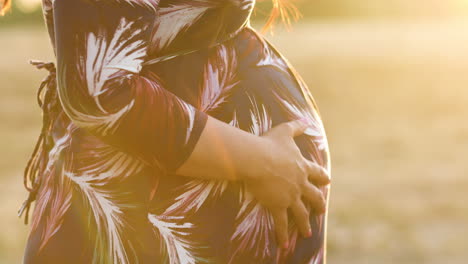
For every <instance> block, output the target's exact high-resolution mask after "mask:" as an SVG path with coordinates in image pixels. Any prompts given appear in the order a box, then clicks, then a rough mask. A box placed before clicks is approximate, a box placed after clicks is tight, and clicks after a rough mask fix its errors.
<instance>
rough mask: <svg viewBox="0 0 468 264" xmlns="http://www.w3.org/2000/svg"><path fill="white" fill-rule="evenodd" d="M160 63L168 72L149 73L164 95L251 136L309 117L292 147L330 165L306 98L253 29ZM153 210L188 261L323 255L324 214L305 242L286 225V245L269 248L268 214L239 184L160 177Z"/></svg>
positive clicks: (301, 259)
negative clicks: (171, 229)
mask: <svg viewBox="0 0 468 264" xmlns="http://www.w3.org/2000/svg"><path fill="white" fill-rule="evenodd" d="M165 63H166V64H165V65H166V66H168V65H170V67H164V66H163V65H160V66H158V67H159V68H153V70H154V71H156V72H158V73H159V74H160V76H163V78H162V80H163V82H165V83H167V84H171V85H170V86H169V87H168V89H171V90H172V91H173V92H174V93H176V94H177V95H178V96H180V97H181V98H184V99H185V100H187V101H188V102H189V103H192V104H194V105H195V106H196V107H198V108H199V109H200V110H203V111H206V112H207V113H208V114H210V115H211V116H213V117H216V118H218V119H220V120H222V121H224V122H226V123H229V124H231V125H232V126H236V127H238V128H240V129H243V130H245V131H248V132H250V133H252V134H256V135H261V134H262V133H264V132H266V131H268V130H269V129H271V128H272V127H273V126H275V125H277V124H279V123H282V122H285V121H290V120H294V119H299V118H307V119H309V120H310V121H311V123H312V124H314V125H313V126H312V127H311V128H309V129H308V130H307V131H306V134H304V135H302V136H299V137H297V138H296V139H295V140H296V143H297V145H298V147H299V148H300V149H301V151H302V153H303V155H304V156H305V157H306V158H308V159H310V160H312V161H314V162H317V163H318V164H320V165H322V166H323V167H325V168H328V167H329V161H328V145H327V141H326V136H325V132H324V129H323V126H322V121H321V119H320V117H319V115H318V113H317V109H316V107H315V104H314V103H313V99H312V97H311V95H310V92H309V91H307V90H306V89H307V87H305V85H304V83H303V82H302V80H301V79H300V77H299V76H297V75H296V73H295V72H294V70H293V69H292V68H291V67H290V66H289V65H288V64H287V63H286V62H285V60H284V59H282V58H281V55H280V54H279V53H277V52H276V51H275V50H274V49H273V47H271V46H270V45H269V44H268V43H266V42H265V41H263V40H262V39H261V38H260V37H259V36H258V35H256V33H255V32H253V31H252V30H250V29H246V30H245V31H244V32H242V33H240V34H239V36H238V37H236V38H235V39H233V40H231V41H229V42H226V43H224V44H223V45H221V46H218V47H216V48H213V49H207V50H203V51H200V52H199V53H197V54H192V55H188V56H184V58H177V59H176V60H174V61H172V62H165ZM169 68H170V69H171V70H169ZM176 68H177V69H179V70H178V71H177V72H178V74H176V73H175V72H174V69H176ZM278 191H281V190H278ZM323 191H324V192H325V193H327V190H325V189H324V190H323ZM152 207H153V210H154V212H155V215H159V216H161V219H166V220H167V221H169V222H171V221H175V222H172V224H173V225H174V226H175V227H177V228H178V229H177V230H179V231H180V233H179V234H180V239H182V240H186V241H187V243H188V244H189V245H191V250H192V251H191V252H192V253H193V254H192V255H194V256H199V257H201V258H208V259H211V260H212V262H213V263H243V264H244V263H246V264H247V263H276V261H277V260H279V263H309V262H310V263H321V262H320V260H321V259H322V258H323V256H324V241H325V239H324V233H325V221H326V218H325V216H324V215H322V216H314V215H313V214H311V218H310V222H311V226H312V232H313V236H312V237H311V238H308V239H303V238H302V237H301V236H300V234H299V233H298V230H297V229H296V227H295V226H294V223H293V222H292V221H291V232H290V241H291V242H292V243H291V247H290V248H289V250H287V251H282V250H280V249H278V248H277V247H276V241H275V233H274V223H273V221H272V218H271V216H270V214H269V212H268V211H267V210H266V209H265V208H263V207H262V206H261V205H260V204H258V203H257V202H256V201H255V199H254V197H252V196H251V195H250V194H249V193H248V192H247V191H246V190H245V189H244V188H243V186H242V184H238V183H228V182H215V181H203V180H196V179H191V178H187V177H184V176H181V175H167V176H166V177H162V178H161V179H160V183H159V186H158V190H157V192H156V195H155V199H154V201H153V203H152ZM291 219H292V218H291ZM312 261H317V262H312Z"/></svg>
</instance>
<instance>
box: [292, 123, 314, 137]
mask: <svg viewBox="0 0 468 264" xmlns="http://www.w3.org/2000/svg"><path fill="white" fill-rule="evenodd" d="M288 125H289V128H290V133H291V134H290V135H291V136H293V137H297V136H299V135H302V134H303V133H304V131H305V130H306V129H307V128H308V127H309V124H308V122H307V119H305V118H301V119H298V120H294V121H290V122H288Z"/></svg>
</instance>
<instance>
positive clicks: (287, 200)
mask: <svg viewBox="0 0 468 264" xmlns="http://www.w3.org/2000/svg"><path fill="white" fill-rule="evenodd" d="M307 128H308V124H307V123H306V122H305V121H302V120H296V121H291V122H287V123H283V124H280V125H278V126H276V127H273V128H272V129H271V130H270V131H268V132H267V133H265V134H263V135H262V136H261V137H262V139H264V146H265V149H264V150H265V151H266V153H268V154H266V155H265V156H266V157H268V158H267V159H265V161H264V162H263V163H262V164H258V162H256V163H255V164H252V163H251V164H248V166H251V169H250V171H251V173H249V175H248V176H247V177H245V178H244V179H243V181H244V183H245V186H246V188H247V189H248V190H249V191H250V192H251V193H252V194H253V195H254V197H255V198H256V199H257V200H258V201H259V202H260V203H261V204H262V205H263V206H265V207H266V208H268V209H269V210H270V211H271V213H272V215H273V218H274V221H275V228H276V234H277V241H278V243H279V244H280V245H282V246H283V247H285V248H287V247H288V245H289V243H288V216H287V210H288V209H290V210H291V212H292V214H293V216H294V219H295V221H296V224H297V226H298V227H299V230H300V232H301V233H302V234H303V236H305V237H309V236H310V235H311V228H310V222H309V211H308V210H307V209H306V206H305V205H304V202H303V199H302V198H304V201H306V202H308V203H309V204H310V205H311V207H312V210H313V211H315V212H319V213H323V212H324V211H325V199H324V197H323V194H322V192H321V191H320V190H319V189H318V188H317V187H316V186H315V185H314V184H316V185H326V184H328V183H329V182H330V180H329V177H328V175H327V172H326V171H325V170H324V169H323V168H322V167H320V166H318V165H317V164H315V163H313V162H311V161H309V160H307V159H306V158H304V157H303V156H302V154H301V151H300V150H299V148H298V147H297V145H296V144H295V141H294V137H296V136H299V135H301V134H303V133H304V131H305V130H306V129H307Z"/></svg>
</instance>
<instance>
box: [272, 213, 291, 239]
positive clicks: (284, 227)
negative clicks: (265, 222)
mask: <svg viewBox="0 0 468 264" xmlns="http://www.w3.org/2000/svg"><path fill="white" fill-rule="evenodd" d="M272 216H273V221H275V228H276V241H278V245H279V246H280V247H282V248H288V247H289V241H288V214H287V211H286V209H284V210H275V211H274V212H272Z"/></svg>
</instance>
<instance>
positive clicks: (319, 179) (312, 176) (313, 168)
mask: <svg viewBox="0 0 468 264" xmlns="http://www.w3.org/2000/svg"><path fill="white" fill-rule="evenodd" d="M305 161H306V163H307V171H308V175H309V177H308V178H309V181H311V182H313V183H315V184H317V185H327V184H329V183H330V176H329V175H328V173H327V171H326V170H325V169H324V168H322V167H321V166H319V165H318V164H316V163H314V162H312V161H310V160H308V159H305Z"/></svg>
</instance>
